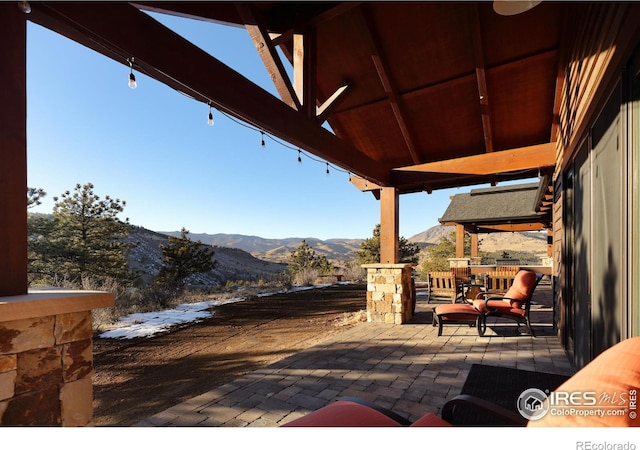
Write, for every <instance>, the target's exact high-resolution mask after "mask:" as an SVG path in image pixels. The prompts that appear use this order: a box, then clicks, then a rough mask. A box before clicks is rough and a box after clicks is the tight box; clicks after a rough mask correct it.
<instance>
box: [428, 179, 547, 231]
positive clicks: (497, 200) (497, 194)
mask: <svg viewBox="0 0 640 450" xmlns="http://www.w3.org/2000/svg"><path fill="white" fill-rule="evenodd" d="M538 189H539V184H538V183H527V184H518V185H512V186H500V187H493V188H483V189H473V190H471V191H470V192H469V193H466V194H457V195H455V196H454V197H453V199H452V200H451V203H450V204H449V207H448V208H447V210H446V211H445V213H444V215H443V216H442V218H440V219H439V220H440V222H442V223H445V222H448V223H451V222H454V223H459V224H473V223H475V224H478V225H480V224H483V223H484V224H486V223H517V222H530V221H536V220H539V219H540V214H538V213H536V201H537V198H538Z"/></svg>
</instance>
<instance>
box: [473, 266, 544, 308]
mask: <svg viewBox="0 0 640 450" xmlns="http://www.w3.org/2000/svg"><path fill="white" fill-rule="evenodd" d="M536 282H537V275H536V274H535V272H531V271H528V270H520V271H519V272H518V273H517V274H516V277H515V278H514V280H513V285H512V286H511V287H510V288H509V290H508V291H507V292H506V293H505V294H504V295H500V297H504V299H495V300H489V302H488V305H487V303H486V302H485V300H484V299H483V298H478V299H476V300H474V301H473V306H474V307H475V308H476V309H477V310H478V311H480V312H482V313H485V312H487V306H489V308H490V309H491V310H499V311H500V312H501V313H504V314H518V315H522V316H524V310H523V309H522V305H523V303H524V302H525V301H526V300H527V299H528V298H529V295H530V294H531V291H532V290H533V288H534V287H535V285H536Z"/></svg>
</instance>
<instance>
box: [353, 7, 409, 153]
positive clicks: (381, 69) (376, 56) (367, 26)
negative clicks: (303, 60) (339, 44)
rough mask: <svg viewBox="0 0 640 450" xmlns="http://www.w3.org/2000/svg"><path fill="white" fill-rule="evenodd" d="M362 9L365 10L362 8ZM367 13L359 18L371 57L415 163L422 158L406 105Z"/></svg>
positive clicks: (359, 15)
mask: <svg viewBox="0 0 640 450" xmlns="http://www.w3.org/2000/svg"><path fill="white" fill-rule="evenodd" d="M361 11H363V10H362V9H361ZM364 14H366V13H365V12H364V11H363V13H362V14H358V15H357V16H358V18H359V19H360V26H361V27H362V29H363V30H365V33H364V37H365V38H366V39H367V41H368V45H369V49H370V52H371V59H372V60H373V64H374V66H375V68H376V72H377V73H378V77H379V78H380V82H381V83H382V86H383V88H384V92H385V94H386V96H387V100H388V102H389V106H390V107H391V110H392V111H393V115H394V116H395V119H396V123H397V124H398V127H399V128H400V132H401V133H402V137H403V139H404V142H405V144H406V146H407V150H408V151H409V154H410V155H411V159H412V160H413V162H414V163H415V164H418V163H419V162H420V158H419V157H418V153H417V151H416V147H415V138H414V137H413V133H412V132H411V130H410V129H409V126H408V120H407V115H406V113H405V110H404V105H403V102H402V99H401V97H400V94H399V93H398V90H397V88H396V87H395V84H394V82H393V80H392V79H391V77H390V75H389V74H390V73H391V71H390V69H389V67H388V64H387V61H386V58H385V56H384V55H383V53H382V50H381V46H380V44H379V38H378V35H377V33H376V31H375V30H374V29H373V27H372V25H371V24H372V23H373V21H372V20H370V19H369V18H368V17H365V15H364Z"/></svg>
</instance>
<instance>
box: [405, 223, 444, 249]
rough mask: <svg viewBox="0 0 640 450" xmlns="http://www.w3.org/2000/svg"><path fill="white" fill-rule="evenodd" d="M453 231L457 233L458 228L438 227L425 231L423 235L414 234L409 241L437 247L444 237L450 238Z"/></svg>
mask: <svg viewBox="0 0 640 450" xmlns="http://www.w3.org/2000/svg"><path fill="white" fill-rule="evenodd" d="M452 231H456V227H445V226H444V225H436V226H435V227H431V228H428V229H426V230H425V231H423V232H422V233H418V234H414V235H413V236H411V237H410V238H408V239H407V241H409V242H411V243H413V244H432V245H435V244H437V243H438V242H439V241H440V238H441V237H442V236H449V234H451V232H452Z"/></svg>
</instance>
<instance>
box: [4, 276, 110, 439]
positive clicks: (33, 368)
mask: <svg viewBox="0 0 640 450" xmlns="http://www.w3.org/2000/svg"><path fill="white" fill-rule="evenodd" d="M113 303H114V296H113V294H110V293H107V292H97V291H71V290H65V289H32V290H30V291H29V293H28V294H26V295H18V296H11V297H0V425H5V426H56V425H58V426H86V425H90V423H91V420H92V419H93V385H92V376H93V343H92V335H93V330H92V324H91V310H92V309H98V308H106V307H110V306H113Z"/></svg>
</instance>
